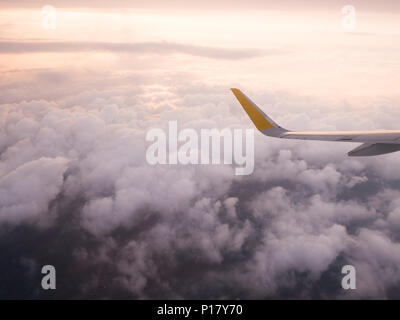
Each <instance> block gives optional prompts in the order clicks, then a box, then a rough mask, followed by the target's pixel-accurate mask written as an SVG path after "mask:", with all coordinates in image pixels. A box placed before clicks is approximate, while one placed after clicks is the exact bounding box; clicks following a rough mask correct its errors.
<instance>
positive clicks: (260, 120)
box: [231, 88, 287, 137]
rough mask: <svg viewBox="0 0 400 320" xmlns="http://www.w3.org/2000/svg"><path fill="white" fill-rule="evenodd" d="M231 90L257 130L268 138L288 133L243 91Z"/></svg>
mask: <svg viewBox="0 0 400 320" xmlns="http://www.w3.org/2000/svg"><path fill="white" fill-rule="evenodd" d="M231 90H232V92H233V94H234V95H235V97H236V99H238V101H239V102H240V104H241V105H242V107H243V109H244V111H246V113H247V115H248V116H249V117H250V119H251V121H253V123H254V125H255V126H256V128H257V129H258V130H260V131H261V132H262V133H263V134H265V135H267V136H272V137H278V136H280V135H281V134H282V133H284V132H287V130H286V129H283V128H282V127H280V126H279V125H277V124H276V123H275V122H274V121H273V120H272V119H271V118H269V117H268V116H267V115H266V114H265V113H264V112H263V111H262V110H261V109H260V108H259V107H257V105H256V104H255V103H254V102H253V101H251V100H250V99H249V98H248V97H247V96H246V95H245V94H244V93H243V92H242V91H240V90H239V89H236V88H232V89H231Z"/></svg>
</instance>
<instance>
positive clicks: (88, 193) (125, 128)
mask: <svg viewBox="0 0 400 320" xmlns="http://www.w3.org/2000/svg"><path fill="white" fill-rule="evenodd" d="M170 81H171V79H170V78H168V79H160V82H157V84H158V85H159V87H156V86H155V85H154V84H153V85H152V86H151V87H149V86H146V85H144V84H142V85H141V86H140V87H139V86H135V85H132V86H129V87H128V88H122V89H121V88H119V87H118V88H117V86H111V87H107V86H105V87H104V90H102V91H101V92H98V91H93V90H82V91H81V92H80V93H79V94H77V95H73V96H69V97H60V98H59V99H58V100H57V101H53V102H48V101H44V100H41V101H29V102H18V103H13V104H3V105H1V107H0V117H1V124H2V126H1V129H0V130H1V131H0V152H1V158H0V224H1V225H12V226H17V225H20V224H29V225H33V226H36V225H38V226H40V227H41V228H40V231H37V232H44V231H43V230H51V228H53V227H57V228H60V229H61V230H70V229H73V228H78V230H79V233H80V234H84V235H85V237H87V238H84V239H85V241H83V240H82V241H80V242H79V243H78V244H77V247H76V248H74V250H73V257H74V259H76V261H77V263H76V264H77V265H78V266H80V267H82V266H93V268H95V269H96V268H99V269H101V268H103V267H104V266H105V268H108V269H107V270H109V277H110V278H108V280H109V281H110V283H112V286H113V288H114V289H115V288H118V290H126V291H124V293H125V294H126V292H129V293H130V294H132V295H133V296H134V297H141V298H147V297H175V298H182V297H195V298H199V297H204V295H207V294H208V296H207V297H212V298H221V297H229V298H236V297H244V298H246V297H257V298H259V297H271V296H273V297H275V296H279V295H280V292H281V291H280V289H282V288H285V289H293V290H295V289H294V288H297V287H298V286H301V287H302V292H301V293H298V295H296V294H294V296H295V297H308V296H309V295H310V292H309V291H310V287H312V286H313V284H318V285H319V286H322V287H323V285H324V283H321V281H323V280H321V279H322V276H323V275H324V274H326V273H329V271H332V270H336V269H334V268H335V267H337V264H338V263H339V262H338V261H339V260H340V259H345V261H346V262H348V263H354V265H355V266H356V268H357V270H358V272H359V274H360V279H359V280H358V285H359V288H360V290H359V291H357V292H358V293H357V295H356V296H357V297H364V296H368V297H386V296H388V290H389V288H391V287H392V286H397V285H398V280H397V279H398V273H399V270H400V269H399V268H398V263H397V260H396V259H397V258H396V257H397V251H398V245H399V244H398V241H399V239H398V237H397V236H396V231H398V226H399V214H398V206H399V204H400V203H399V201H398V200H397V199H398V196H399V194H398V193H399V192H398V191H397V189H398V177H397V173H396V170H395V169H394V168H395V167H396V161H397V160H398V158H399V155H398V154H393V155H388V156H383V157H375V158H369V159H351V158H348V157H347V156H346V155H345V152H346V151H348V150H349V149H351V147H352V146H350V145H348V144H342V143H331V144H328V143H319V142H315V143H314V142H301V141H282V140H278V139H276V140H274V139H269V138H267V137H265V136H263V135H261V134H260V133H258V132H256V134H255V138H256V141H255V146H256V149H255V152H256V155H255V156H256V159H255V171H254V173H253V174H252V175H251V176H242V177H238V176H235V175H234V170H233V168H232V167H230V166H227V165H199V166H196V165H156V166H151V165H149V164H147V163H146V158H145V153H146V148H147V146H148V144H147V142H146V140H145V136H146V132H147V130H149V129H151V128H156V127H158V128H163V129H166V128H167V125H168V120H178V126H179V128H185V127H191V128H194V129H201V128H204V127H206V128H214V127H215V128H219V129H222V128H225V127H231V128H233V127H235V128H248V127H250V126H251V123H250V121H249V120H248V119H247V117H246V116H245V114H244V113H243V112H242V111H241V109H240V106H239V105H238V104H237V103H236V102H235V101H234V99H233V97H231V96H230V95H228V94H226V95H225V94H222V93H221V92H224V90H226V88H223V87H207V86H205V85H204V84H201V83H199V84H185V83H181V82H174V83H171V85H168V83H166V82H170ZM176 81H178V80H176ZM200 98H201V99H200ZM254 100H255V101H257V102H258V103H259V104H260V106H263V105H264V104H265V105H266V106H268V108H265V111H266V112H267V113H269V110H271V112H272V113H271V116H272V117H273V118H275V119H276V120H277V121H278V122H279V123H280V124H282V125H283V126H287V127H289V128H290V129H292V128H293V129H296V128H295V127H297V126H299V127H300V126H302V128H301V129H304V130H306V129H314V128H315V129H321V128H323V129H324V128H325V127H327V128H330V129H335V128H339V129H348V130H350V129H360V128H359V127H358V126H359V122H354V123H349V122H347V123H346V125H354V127H353V128H351V127H349V128H342V127H339V126H340V125H343V121H342V120H343V119H342V118H343V117H344V116H343V114H344V115H345V116H346V117H348V118H354V119H358V120H360V121H362V122H363V124H365V125H366V126H368V125H369V126H371V127H373V126H374V123H373V122H371V121H372V120H371V114H370V113H368V112H366V111H363V110H359V111H355V110H353V109H351V108H348V107H347V106H341V105H335V106H334V107H332V106H331V107H329V106H328V107H326V108H324V109H323V112H321V108H320V107H319V105H318V104H317V103H315V102H313V101H312V100H310V99H309V98H307V99H305V98H302V97H297V96H290V95H284V94H282V93H276V94H273V93H269V94H264V95H259V96H257V95H255V97H254ZM299 104H300V105H304V106H307V109H305V110H307V114H305V113H304V112H303V114H301V113H297V112H293V111H294V110H298V105H299ZM308 106H309V108H308ZM296 108H297V109H296ZM304 108H305V107H304ZM338 110H339V111H340V112H339V111H338ZM379 110H381V109H380V107H379V106H377V107H376V110H375V109H374V115H375V116H376V124H377V125H378V124H379V125H380V124H381V123H382V124H383V123H385V124H387V125H389V126H390V125H391V123H390V121H389V120H387V119H383V118H381V117H382V116H381V115H380V113H379ZM393 112H394V113H395V111H393ZM387 121H389V122H387ZM393 122H395V120H393ZM61 217H68V218H67V219H66V220H68V223H67V224H66V225H64V224H62V223H61V222H60V223H57V221H58V220H57V219H58V218H61ZM63 221H64V220H63ZM63 223H65V222H63ZM88 239H90V241H89V240H88ZM69 240H71V239H68V241H69ZM68 241H66V242H68ZM93 242H94V243H95V244H93ZM25 255H26V253H25ZM29 259H31V258H29ZM88 268H89V267H88ZM387 268H388V270H386V269H387ZM96 270H97V269H96ZM339 271H340V270H339ZM379 272H382V276H378V277H373V275H374V274H375V273H379ZM336 276H337V279H336V278H335V281H336V280H337V282H338V285H339V284H340V280H341V276H342V275H341V274H340V272H338V273H337V275H336ZM390 277H392V278H394V279H395V281H394V282H393V283H391V282H390V281H389V279H390ZM93 279H94V280H93ZM93 279H92V278H91V280H90V281H87V282H85V283H84V284H82V288H81V289H82V292H89V291H90V288H91V287H93V286H96V285H99V282H100V281H101V275H97V273H96V277H95V278H93ZM304 279H305V280H304ZM217 280H218V281H217ZM205 287H207V288H208V289H207V290H205V289H204V288H205ZM154 288H156V289H158V291H157V290H156V289H154ZM118 292H119V293H120V291H118ZM205 292H208V293H205ZM210 292H211V293H210ZM81 294H83V293H81ZM112 294H113V292H111V291H110V292H105V293H104V294H103V295H102V297H109V296H110V295H111V296H112ZM321 294H323V293H321ZM329 294H330V293H329V292H328V293H326V295H328V296H329ZM331 294H332V295H335V296H336V295H337V296H340V297H348V295H347V294H344V293H342V292H339V293H336V292H334V293H331Z"/></svg>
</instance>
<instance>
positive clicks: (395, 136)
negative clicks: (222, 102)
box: [231, 88, 400, 157]
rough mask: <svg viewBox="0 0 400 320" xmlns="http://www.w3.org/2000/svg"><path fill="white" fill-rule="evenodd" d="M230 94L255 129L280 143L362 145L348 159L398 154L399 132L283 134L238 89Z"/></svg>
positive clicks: (284, 132) (284, 130)
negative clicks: (292, 140)
mask: <svg viewBox="0 0 400 320" xmlns="http://www.w3.org/2000/svg"><path fill="white" fill-rule="evenodd" d="M231 90H232V92H233V94H234V95H235V97H236V98H237V99H238V101H239V102H240V104H241V105H242V107H243V109H244V110H245V111H246V113H247V114H248V116H249V117H250V119H251V121H253V123H254V125H255V126H256V128H257V129H258V130H260V131H261V133H263V134H265V135H267V136H270V137H275V138H283V139H300V140H320V141H341V142H363V144H362V145H360V146H358V147H357V148H355V149H353V150H351V151H350V152H349V153H348V155H349V156H352V157H355V156H374V155H379V154H385V153H390V152H395V151H399V150H400V130H382V131H331V132H329V131H327V132H319V131H314V132H313V131H304V132H303V131H290V130H286V129H284V128H282V127H281V126H279V125H278V124H277V123H275V122H274V121H273V120H272V119H271V118H270V117H268V116H267V115H266V114H265V113H264V112H263V111H262V110H261V109H260V108H259V107H258V106H257V105H256V104H255V103H254V102H253V101H251V100H250V99H249V98H248V97H247V96H246V95H245V94H244V93H243V92H241V91H240V90H239V89H236V88H232V89H231Z"/></svg>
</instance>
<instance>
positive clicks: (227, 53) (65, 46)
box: [0, 41, 285, 60]
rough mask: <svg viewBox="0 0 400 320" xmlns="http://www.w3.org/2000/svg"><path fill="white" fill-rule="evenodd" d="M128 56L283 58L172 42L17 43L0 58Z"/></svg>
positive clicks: (2, 49) (1, 45)
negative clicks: (45, 54) (90, 54)
mask: <svg viewBox="0 0 400 320" xmlns="http://www.w3.org/2000/svg"><path fill="white" fill-rule="evenodd" d="M97 51H105V52H112V53H130V54H144V53H145V54H153V55H160V54H186V55H191V56H197V57H204V58H210V59H222V60H239V59H248V58H256V57H262V56H265V55H280V54H284V53H285V52H284V51H281V50H274V49H271V50H260V49H235V48H222V47H221V48H218V47H207V46H196V45H189V44H179V43H172V42H138V43H113V42H17V41H1V42H0V54H1V53H2V54H11V53H13V54H23V53H40V52H52V53H57V52H58V53H61V52H62V53H65V52H97Z"/></svg>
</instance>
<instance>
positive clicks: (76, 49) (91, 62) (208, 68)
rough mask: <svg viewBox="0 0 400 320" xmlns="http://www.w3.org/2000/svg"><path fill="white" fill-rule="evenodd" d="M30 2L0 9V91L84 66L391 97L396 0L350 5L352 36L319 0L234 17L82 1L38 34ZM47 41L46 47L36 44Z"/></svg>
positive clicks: (398, 32)
mask: <svg viewBox="0 0 400 320" xmlns="http://www.w3.org/2000/svg"><path fill="white" fill-rule="evenodd" d="M29 3H30V5H29V6H28V7H26V6H24V4H25V3H24V2H15V1H12V2H11V1H10V2H5V3H4V2H3V6H5V8H4V9H3V10H2V11H1V13H0V20H1V21H2V27H1V29H0V38H1V39H2V42H1V43H0V53H1V54H2V55H1V60H0V61H1V62H0V70H1V72H3V73H4V74H5V75H6V76H5V77H3V80H2V82H3V83H7V82H10V81H17V80H18V77H20V76H22V77H24V78H26V77H29V75H27V74H26V73H25V72H22V73H21V72H18V73H16V72H10V70H11V71H13V70H14V71H15V70H17V69H18V70H21V69H23V70H35V69H47V70H52V71H66V70H82V68H84V69H85V70H92V71H96V72H98V71H107V72H111V73H112V74H119V73H121V72H122V73H129V72H131V71H134V70H137V68H140V69H141V70H147V71H148V72H149V73H152V74H154V73H157V72H189V73H192V74H195V75H196V76H197V77H200V78H202V79H204V80H206V81H209V83H215V84H217V85H224V84H226V85H227V86H229V85H230V84H237V85H241V86H244V87H246V88H251V89H253V90H260V91H262V90H263V89H264V90H265V89H268V90H279V91H281V90H282V91H287V92H291V93H295V94H304V95H312V96H325V97H328V98H337V97H339V96H340V97H343V98H349V99H352V98H355V97H370V96H379V95H385V96H386V95H389V96H391V95H397V94H398V90H397V83H399V82H400V81H399V80H400V77H399V71H400V59H399V55H398V52H399V49H400V41H399V39H400V23H399V22H398V21H400V20H399V13H398V12H399V11H398V10H397V9H398V5H397V2H396V1H386V2H380V1H373V2H368V3H369V5H368V6H366V4H365V2H364V1H361V2H360V1H353V3H354V4H353V6H354V8H355V19H356V20H355V25H354V26H355V28H354V29H352V30H347V29H344V28H343V26H342V20H343V19H344V14H343V13H342V11H341V10H342V4H341V2H340V1H331V2H329V3H327V4H325V5H324V6H321V5H318V4H317V3H318V2H317V1H302V2H301V4H299V3H298V2H297V1H296V2H294V1H285V2H283V4H282V6H281V7H279V6H277V5H273V4H272V3H268V2H267V3H265V2H259V1H250V2H249V3H248V2H246V3H248V6H247V7H246V8H242V7H241V6H240V5H239V6H238V7H236V6H235V7H234V8H232V10H219V9H218V8H215V7H214V6H213V5H212V4H211V3H208V2H205V3H204V5H203V6H202V8H201V10H199V9H198V8H196V5H194V4H190V2H189V4H187V5H185V6H182V5H180V2H179V1H172V2H170V6H169V7H167V6H165V2H163V5H160V4H159V3H158V2H155V1H154V2H150V3H148V5H147V7H144V6H139V3H140V2H126V1H120V2H118V3H117V4H118V5H119V7H117V6H116V7H112V8H109V7H108V8H106V9H105V8H101V7H102V6H105V5H103V4H105V2H104V3H102V2H95V3H96V7H95V8H91V6H93V3H94V2H90V1H87V2H79V3H80V4H79V6H80V7H78V6H77V7H73V5H74V2H68V7H67V8H66V7H65V2H62V1H53V2H52V5H53V6H54V8H55V10H56V13H55V16H56V29H55V30H45V29H44V28H43V26H42V21H43V20H42V19H43V15H42V13H41V9H42V7H41V6H37V7H35V2H34V1H30V2H29ZM294 3H296V4H294ZM128 4H129V5H128ZM7 5H8V6H9V7H7ZM12 6H13V7H17V8H11V7H12ZM127 7H129V8H127ZM374 9H376V11H373V10H374ZM391 9H392V10H391ZM10 42H12V43H10ZM46 42H52V44H50V45H49V44H47V45H43V43H46ZM109 43H113V44H114V47H112V48H109V47H108V44H109ZM143 45H144V47H143ZM132 46H133V47H132ZM171 46H172V48H171ZM14 47H16V48H17V49H15V50H14V49H13V48H14ZM88 47H89V49H88ZM128 47H129V48H128ZM231 51H232V52H231ZM210 52H211V53H210ZM210 54H211V56H210ZM237 55H239V56H240V57H237V58H236V59H232V58H231V57H232V56H237Z"/></svg>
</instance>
